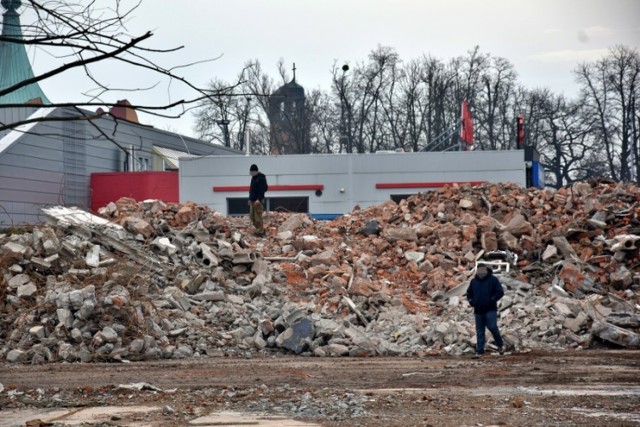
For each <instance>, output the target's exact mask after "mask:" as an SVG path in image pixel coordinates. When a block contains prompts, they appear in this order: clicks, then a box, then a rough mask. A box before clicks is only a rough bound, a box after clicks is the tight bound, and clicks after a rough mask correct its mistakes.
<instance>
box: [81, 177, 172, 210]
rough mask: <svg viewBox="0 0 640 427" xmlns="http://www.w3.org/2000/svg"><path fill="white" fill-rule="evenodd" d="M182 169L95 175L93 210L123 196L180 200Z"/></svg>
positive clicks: (92, 195) (138, 198)
mask: <svg viewBox="0 0 640 427" xmlns="http://www.w3.org/2000/svg"><path fill="white" fill-rule="evenodd" d="M178 187H179V183H178V172H106V173H92V174H91V210H93V211H94V212H97V211H98V209H99V208H101V207H103V206H106V205H107V204H109V202H115V201H117V200H118V199H119V198H121V197H131V198H132V199H135V200H136V201H139V202H140V201H142V200H146V199H159V200H162V201H163V202H174V203H177V202H178V201H179V199H180V197H179V192H178Z"/></svg>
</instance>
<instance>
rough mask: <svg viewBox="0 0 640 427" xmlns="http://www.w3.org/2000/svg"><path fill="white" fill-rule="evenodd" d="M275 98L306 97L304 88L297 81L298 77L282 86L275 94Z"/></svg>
mask: <svg viewBox="0 0 640 427" xmlns="http://www.w3.org/2000/svg"><path fill="white" fill-rule="evenodd" d="M271 96H272V97H273V98H280V97H286V98H292V99H302V98H304V97H305V96H304V88H303V87H302V86H300V85H299V84H298V83H296V78H295V77H294V78H293V80H291V81H290V82H289V83H287V84H285V85H283V86H280V87H279V88H278V89H277V90H276V91H275V92H273V95H271Z"/></svg>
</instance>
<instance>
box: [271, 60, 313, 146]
mask: <svg viewBox="0 0 640 427" xmlns="http://www.w3.org/2000/svg"><path fill="white" fill-rule="evenodd" d="M269 121H270V122H271V154H307V153H309V152H310V147H309V126H308V121H307V117H306V97H305V94H304V88H303V87H302V86H300V85H299V84H298V83H296V65H295V64H293V79H292V80H291V81H290V82H289V83H287V84H285V85H284V86H282V87H280V88H278V90H276V91H275V92H274V93H273V94H272V95H271V96H270V97H269Z"/></svg>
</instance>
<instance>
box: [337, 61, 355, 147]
mask: <svg viewBox="0 0 640 427" xmlns="http://www.w3.org/2000/svg"><path fill="white" fill-rule="evenodd" d="M347 71H349V65H347V64H344V65H343V66H342V78H341V79H340V124H341V127H342V135H341V139H342V138H346V140H347V144H346V145H347V153H351V152H352V151H353V150H352V147H351V136H350V134H351V114H349V129H348V131H347V128H346V126H345V121H344V105H345V103H346V102H347V100H346V97H345V95H344V79H345V77H346V74H347ZM347 108H349V106H348V105H347Z"/></svg>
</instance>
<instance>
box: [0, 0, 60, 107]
mask: <svg viewBox="0 0 640 427" xmlns="http://www.w3.org/2000/svg"><path fill="white" fill-rule="evenodd" d="M1 4H2V7H3V8H5V9H7V11H6V12H5V13H4V15H3V16H4V19H3V22H2V37H3V38H5V39H6V38H9V39H15V40H23V38H22V28H21V26H20V14H19V13H18V11H17V9H18V8H19V7H20V6H21V5H22V1H21V0H2V3H1ZM31 78H33V70H32V69H31V63H30V62H29V57H28V56H27V51H26V49H25V47H24V44H22V43H14V42H11V41H9V40H0V90H2V89H6V88H9V87H11V86H13V85H15V84H17V83H19V82H21V81H24V80H27V79H31ZM36 98H40V99H41V100H42V103H43V104H50V101H49V99H48V98H47V97H46V96H45V94H44V92H42V89H40V85H39V84H38V83H31V84H30V85H27V86H24V87H21V88H20V89H18V90H15V91H13V92H9V93H7V94H5V95H2V96H0V104H24V103H27V102H29V101H32V100H34V99H36Z"/></svg>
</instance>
